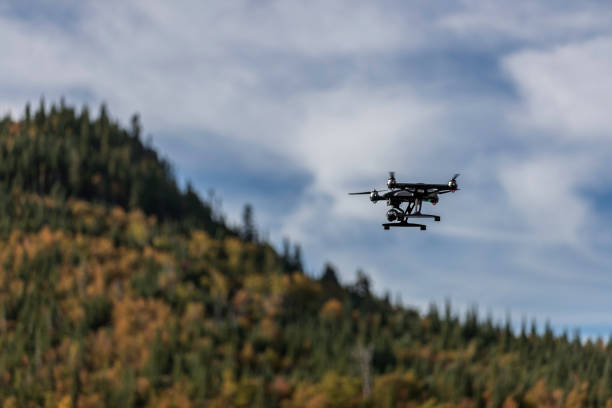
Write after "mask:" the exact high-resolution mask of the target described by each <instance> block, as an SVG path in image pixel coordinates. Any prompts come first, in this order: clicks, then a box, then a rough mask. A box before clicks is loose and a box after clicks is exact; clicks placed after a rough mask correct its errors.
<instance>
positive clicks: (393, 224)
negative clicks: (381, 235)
mask: <svg viewBox="0 0 612 408" xmlns="http://www.w3.org/2000/svg"><path fill="white" fill-rule="evenodd" d="M382 226H383V228H384V229H386V230H388V229H389V228H391V227H419V228H420V229H421V231H425V230H426V229H427V226H426V225H423V224H412V223H410V222H390V223H386V224H383V225H382Z"/></svg>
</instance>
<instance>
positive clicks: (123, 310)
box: [113, 297, 171, 367]
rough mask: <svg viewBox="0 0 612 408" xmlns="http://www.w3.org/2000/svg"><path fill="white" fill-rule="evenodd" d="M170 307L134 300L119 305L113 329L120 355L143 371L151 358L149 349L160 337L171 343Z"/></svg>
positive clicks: (160, 302)
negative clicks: (169, 333) (168, 336)
mask: <svg viewBox="0 0 612 408" xmlns="http://www.w3.org/2000/svg"><path fill="white" fill-rule="evenodd" d="M170 316H171V311H170V307H169V306H168V305H167V304H166V303H164V302H163V301H161V300H158V299H142V298H139V299H131V298H129V297H126V298H124V299H122V300H119V301H118V302H116V303H115V305H114V309H113V326H114V329H115V330H114V336H115V342H116V344H117V347H118V352H119V354H120V355H121V356H122V357H123V358H125V359H126V360H127V361H131V362H132V363H134V364H135V366H136V367H143V366H144V364H145V363H146V361H147V358H148V356H149V353H148V351H149V350H148V346H149V345H150V344H151V342H152V340H153V339H154V338H155V336H156V335H157V333H158V332H159V333H161V335H162V339H164V340H165V339H167V329H166V328H167V326H168V323H169V319H170Z"/></svg>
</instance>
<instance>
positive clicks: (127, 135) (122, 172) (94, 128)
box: [0, 101, 227, 234]
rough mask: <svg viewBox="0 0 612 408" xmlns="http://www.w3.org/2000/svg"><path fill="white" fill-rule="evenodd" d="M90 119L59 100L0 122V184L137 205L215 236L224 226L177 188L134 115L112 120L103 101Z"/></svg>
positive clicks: (190, 194) (193, 197) (205, 206)
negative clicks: (126, 125) (125, 124)
mask: <svg viewBox="0 0 612 408" xmlns="http://www.w3.org/2000/svg"><path fill="white" fill-rule="evenodd" d="M96 116H97V118H96V119H95V120H93V118H91V116H90V113H89V111H88V109H87V108H86V107H84V108H83V109H81V110H80V112H79V113H77V112H76V111H75V109H73V108H71V107H67V106H65V105H64V103H63V102H62V103H61V104H60V105H59V106H55V105H52V106H51V108H50V109H47V110H46V109H45V107H44V103H43V102H42V101H41V106H40V107H39V109H38V110H37V111H36V112H35V113H33V114H32V113H31V112H30V107H29V105H28V106H27V107H26V109H25V117H24V118H23V120H21V121H18V122H14V121H12V120H10V118H5V119H4V120H3V121H2V122H0V188H4V190H5V191H24V192H34V193H36V194H40V195H52V196H54V197H75V198H80V199H83V200H87V201H93V202H102V203H107V204H111V205H118V206H121V207H122V208H124V209H137V208H138V209H141V210H142V211H144V213H145V214H147V215H155V216H156V217H157V219H159V220H161V221H164V220H169V219H170V220H175V221H180V222H182V223H184V224H185V225H192V226H196V227H199V228H202V229H204V230H205V231H207V232H209V233H212V234H215V233H217V232H227V229H226V228H225V226H224V225H223V223H222V222H219V221H218V220H214V219H213V214H212V211H211V208H210V205H209V204H208V203H204V202H203V201H202V200H201V199H200V198H199V197H198V195H197V194H195V192H194V191H193V189H192V188H191V187H190V186H187V189H186V191H184V192H182V191H180V189H179V187H178V186H177V183H176V180H175V178H174V176H173V175H172V171H171V167H170V165H169V164H168V162H167V161H166V160H164V159H162V158H160V157H159V155H158V154H157V152H156V151H155V150H154V149H153V148H151V147H149V146H145V145H144V144H143V143H142V141H141V126H140V124H139V120H138V116H136V115H134V116H133V117H132V120H131V128H130V129H129V130H126V129H123V128H121V127H120V126H119V124H118V123H117V122H115V121H112V120H111V119H110V118H109V116H108V113H107V111H106V107H105V106H104V105H103V106H102V107H101V108H100V111H99V113H98V114H97V115H96Z"/></svg>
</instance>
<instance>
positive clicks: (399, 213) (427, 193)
mask: <svg viewBox="0 0 612 408" xmlns="http://www.w3.org/2000/svg"><path fill="white" fill-rule="evenodd" d="M457 177H459V174H455V175H454V176H453V178H452V179H450V180H449V182H448V183H447V184H427V183H398V182H397V181H395V172H393V171H390V172H389V179H388V180H387V187H388V189H387V190H380V191H376V190H372V191H361V192H359V193H349V195H360V194H369V195H370V201H372V202H373V203H375V204H376V203H377V202H378V201H381V200H386V201H387V205H388V206H389V207H391V209H390V210H389V211H387V220H388V221H389V222H388V223H386V224H383V225H382V226H383V227H384V229H386V230H388V229H389V228H390V227H420V228H421V231H424V230H426V229H427V226H426V225H423V224H413V223H409V222H408V218H433V219H434V221H440V217H439V216H438V215H431V214H422V213H421V207H422V205H423V202H424V201H425V202H428V203H432V204H433V205H436V204H437V203H438V200H439V199H438V195H440V194H446V193H449V192H450V193H454V192H455V191H457V190H459V188H458V187H457ZM383 191H387V192H386V193H384V194H379V193H381V192H383ZM403 203H407V205H406V208H405V209H402V207H401V205H402V204H403Z"/></svg>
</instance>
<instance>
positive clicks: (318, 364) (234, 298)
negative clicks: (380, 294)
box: [0, 107, 612, 408]
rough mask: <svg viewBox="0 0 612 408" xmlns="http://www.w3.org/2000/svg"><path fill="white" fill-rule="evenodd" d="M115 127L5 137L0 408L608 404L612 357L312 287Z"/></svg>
mask: <svg viewBox="0 0 612 408" xmlns="http://www.w3.org/2000/svg"><path fill="white" fill-rule="evenodd" d="M103 117H104V115H102V116H101V118H99V119H97V120H96V121H91V120H90V119H89V118H88V116H87V115H86V114H80V115H76V114H75V113H74V110H72V109H70V108H66V107H63V108H60V109H57V110H55V111H52V112H51V113H49V112H42V113H41V112H37V113H36V114H35V115H34V117H33V118H27V117H26V118H25V119H24V120H21V121H19V122H14V121H12V120H10V119H8V118H7V119H5V120H4V121H2V123H1V126H0V152H1V157H2V162H0V174H1V175H2V178H1V179H0V185H1V186H2V194H1V195H0V236H2V240H1V241H0V265H1V267H0V282H1V286H0V288H1V289H0V399H1V400H2V406H3V407H28V406H45V407H56V406H60V407H105V406H107V407H130V406H135V407H142V406H152V407H153V406H155V407H200V406H212V407H276V406H282V407H311V408H314V407H417V406H427V407H485V406H488V407H499V406H504V407H518V406H524V407H539V406H543V407H553V406H554V407H556V406H566V407H581V406H584V407H586V406H610V405H612V399H611V398H612V393H611V390H612V375H611V374H612V373H611V371H612V364H611V357H612V346H610V345H608V346H606V345H604V344H603V343H602V342H598V343H596V344H593V343H590V342H589V343H586V344H584V345H583V344H581V343H580V342H579V341H576V340H574V341H570V340H568V338H567V336H561V337H555V336H553V334H552V332H551V330H550V329H549V328H548V329H547V330H546V331H545V332H544V333H543V334H538V333H536V332H535V329H532V330H531V332H529V333H528V332H527V330H526V328H525V327H523V330H522V332H521V334H520V335H518V336H516V335H514V334H513V332H512V330H511V328H510V327H509V325H506V326H501V327H500V326H497V325H495V324H494V323H493V322H492V321H491V320H490V319H488V320H487V319H479V318H478V316H477V313H476V311H475V310H471V311H469V312H468V314H467V316H466V317H465V319H462V320H461V321H460V320H459V319H458V317H457V316H456V315H454V314H453V313H452V311H451V310H450V307H448V308H447V309H446V310H445V311H444V312H443V313H442V314H440V313H439V312H438V311H437V309H435V307H432V309H431V310H430V311H429V312H428V313H427V314H426V315H424V316H421V315H419V313H417V312H416V311H415V310H412V309H410V308H404V307H399V306H394V305H391V304H390V303H389V302H388V300H386V299H379V298H377V297H375V296H373V295H372V294H371V293H370V291H369V283H368V280H367V278H366V277H365V276H361V277H360V278H359V279H358V280H357V282H356V283H355V284H354V285H350V286H347V287H342V286H341V285H339V284H338V281H337V279H336V277H335V273H334V271H333V269H332V268H331V267H330V268H327V270H326V271H325V273H324V274H323V276H322V277H321V278H320V279H318V280H317V279H313V278H311V277H308V276H306V275H304V274H303V273H302V272H301V271H299V270H295V269H296V268H295V265H291V262H289V261H288V259H287V257H283V256H280V255H279V254H277V253H276V252H275V250H274V249H273V248H272V247H271V246H269V245H267V244H265V243H258V242H252V241H251V242H247V241H245V240H241V239H240V238H239V237H238V236H237V234H235V233H232V231H230V230H229V229H228V228H227V227H225V226H224V225H223V224H222V223H220V222H219V221H215V219H214V217H213V215H212V213H211V211H210V208H209V207H208V206H207V205H206V204H205V203H203V202H202V201H201V200H200V199H199V198H198V197H197V196H196V195H195V193H193V192H187V193H183V192H181V191H179V189H178V188H176V182H175V181H174V179H173V178H172V176H171V174H170V172H169V170H168V169H169V167H168V166H167V164H164V163H165V162H163V161H160V160H159V158H158V156H157V154H156V153H155V152H154V151H153V150H152V149H149V148H145V147H143V146H142V144H141V143H140V142H139V140H138V137H136V136H135V135H136V132H135V131H132V133H130V132H128V131H126V130H123V129H121V128H120V127H119V126H118V125H116V124H112V125H110V124H109V125H108V129H114V130H109V135H110V134H113V135H115V136H112V137H110V136H109V137H108V141H106V142H105V141H104V140H105V138H106V136H103V135H104V132H105V131H104V130H103V129H104V126H106V125H104V119H102V118H103ZM60 124H63V125H60ZM97 126H98V127H99V129H101V130H99V131H97V130H95V129H96V128H97ZM92 129H93V131H92ZM92 135H94V136H92ZM104 146H107V147H104ZM102 151H104V152H105V153H102ZM84 152H86V154H85V153H84ZM98 154H100V155H101V156H100V157H99V158H98V159H95V157H96V156H97V155H98ZM84 157H88V158H91V159H87V160H85V159H84ZM102 157H103V158H102ZM127 158H129V160H128V159H127ZM26 159H27V160H28V161H26ZM28 163H30V165H28ZM109 163H114V164H112V165H111V164H109ZM74 168H77V169H78V171H76V174H75V173H74V172H75V170H71V169H74ZM151 169H153V170H151ZM150 171H152V173H150ZM150 174H154V175H155V176H150ZM149 176H150V177H152V179H151V180H153V181H152V182H151V183H152V184H148V182H144V181H143V180H142V179H141V178H142V177H145V178H146V177H149ZM113 183H120V184H121V187H120V188H119V187H117V186H115V187H113V186H114V184H113ZM154 186H158V187H159V186H162V187H161V188H162V189H166V190H164V191H165V192H164V194H169V195H172V196H173V197H174V200H175V201H176V203H175V204H173V205H172V206H166V204H164V203H163V198H164V197H165V196H163V195H156V194H157V193H155V192H152V191H149V189H150V188H153V187H154ZM163 186H165V187H163ZM189 202H190V203H192V204H193V207H190V206H189V205H188V204H187V203H189ZM190 208H191V209H190ZM181 214H185V216H186V217H188V218H190V219H191V220H192V221H193V222H190V223H186V222H185V220H184V219H183V218H182V216H181Z"/></svg>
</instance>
